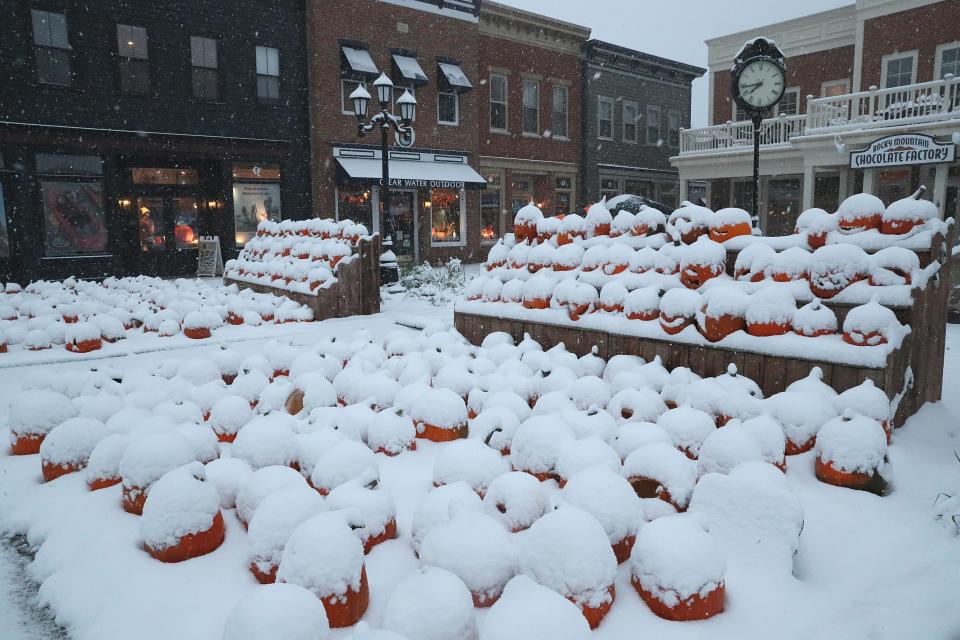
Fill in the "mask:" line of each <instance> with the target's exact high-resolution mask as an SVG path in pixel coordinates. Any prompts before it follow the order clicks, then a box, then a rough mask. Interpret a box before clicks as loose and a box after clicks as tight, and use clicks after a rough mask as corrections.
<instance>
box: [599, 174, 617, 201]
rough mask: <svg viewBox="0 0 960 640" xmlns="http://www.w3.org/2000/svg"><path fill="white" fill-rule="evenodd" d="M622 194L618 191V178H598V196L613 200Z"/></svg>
mask: <svg viewBox="0 0 960 640" xmlns="http://www.w3.org/2000/svg"><path fill="white" fill-rule="evenodd" d="M621 193H622V189H620V178H609V177H604V176H600V196H601V197H605V198H606V199H607V200H609V199H610V198H615V197H616V196H618V195H620V194H621Z"/></svg>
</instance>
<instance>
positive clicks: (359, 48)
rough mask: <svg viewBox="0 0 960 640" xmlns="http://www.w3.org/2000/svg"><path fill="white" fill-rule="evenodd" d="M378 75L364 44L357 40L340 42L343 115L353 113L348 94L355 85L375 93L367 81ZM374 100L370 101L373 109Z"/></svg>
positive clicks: (341, 108)
mask: <svg viewBox="0 0 960 640" xmlns="http://www.w3.org/2000/svg"><path fill="white" fill-rule="evenodd" d="M378 75H380V71H379V70H378V69H377V65H376V64H374V62H373V58H371V57H370V52H369V51H367V49H366V45H365V44H362V43H359V42H342V43H341V46H340V102H341V107H340V110H341V112H342V113H343V114H344V115H350V116H352V115H354V113H353V100H351V99H350V94H351V93H353V92H354V91H356V89H357V87H359V86H364V87H366V89H367V91H370V92H371V93H374V96H373V97H374V100H375V99H376V93H375V92H373V88H372V87H370V86H368V83H369V82H371V81H373V80H374V78H376V77H377V76H378ZM374 104H376V103H375V102H371V105H370V107H369V108H370V110H371V111H373V109H374Z"/></svg>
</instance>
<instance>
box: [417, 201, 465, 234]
mask: <svg viewBox="0 0 960 640" xmlns="http://www.w3.org/2000/svg"><path fill="white" fill-rule="evenodd" d="M460 193H461V192H460V191H459V190H457V189H431V190H430V200H429V201H428V202H425V203H424V207H425V209H426V210H427V211H429V212H430V237H431V239H432V240H433V242H434V244H436V243H443V242H460V241H461V240H462V239H463V224H462V223H463V217H462V215H463V209H462V207H461V202H462V201H461V195H460Z"/></svg>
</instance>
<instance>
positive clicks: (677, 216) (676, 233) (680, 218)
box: [667, 202, 714, 244]
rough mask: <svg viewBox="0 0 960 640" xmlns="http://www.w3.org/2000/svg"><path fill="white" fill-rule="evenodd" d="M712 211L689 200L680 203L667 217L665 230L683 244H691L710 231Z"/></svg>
mask: <svg viewBox="0 0 960 640" xmlns="http://www.w3.org/2000/svg"><path fill="white" fill-rule="evenodd" d="M713 215H714V214H713V211H711V210H710V209H708V208H706V207H701V206H699V205H695V204H692V203H690V202H682V203H680V208H679V209H676V210H675V211H674V212H673V213H671V214H670V217H669V218H668V219H667V230H668V231H672V233H671V235H672V236H673V237H674V238H679V239H680V241H681V242H683V243H684V244H693V243H694V242H696V241H697V238H699V237H700V236H703V235H707V234H709V233H710V220H711V219H712V218H713Z"/></svg>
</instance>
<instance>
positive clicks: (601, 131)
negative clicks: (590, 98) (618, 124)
mask: <svg viewBox="0 0 960 640" xmlns="http://www.w3.org/2000/svg"><path fill="white" fill-rule="evenodd" d="M597 137H598V138H600V139H601V140H613V98H605V97H604V96H599V97H598V98H597Z"/></svg>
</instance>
